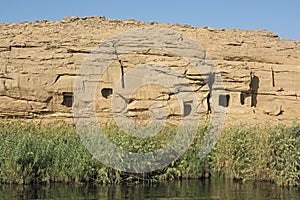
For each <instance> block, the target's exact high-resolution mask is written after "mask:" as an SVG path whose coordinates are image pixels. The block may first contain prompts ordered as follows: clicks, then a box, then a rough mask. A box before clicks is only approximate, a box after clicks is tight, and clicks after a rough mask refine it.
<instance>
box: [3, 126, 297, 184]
mask: <svg viewBox="0 0 300 200" xmlns="http://www.w3.org/2000/svg"><path fill="white" fill-rule="evenodd" d="M206 129H207V126H201V127H200V128H199V130H198V134H197V136H196V137H195V139H194V141H193V144H192V145H191V146H190V147H189V149H188V151H187V152H186V153H184V154H183V155H182V156H181V158H180V159H178V160H177V161H175V162H173V163H171V164H170V165H169V166H168V167H166V168H164V169H161V170H158V171H154V172H151V173H144V174H129V173H125V172H119V171H116V170H113V169H111V168H108V167H106V166H104V165H103V164H101V163H100V162H99V161H98V160H96V159H94V158H93V157H92V155H91V154H90V153H89V152H88V150H87V149H86V148H85V147H84V145H83V144H82V143H81V140H80V137H79V136H78V135H77V133H76V130H75V128H73V127H70V126H67V125H63V124H60V125H51V126H50V125H49V126H38V125H34V124H21V123H18V122H10V123H8V122H2V123H0V149H1V151H0V159H1V162H0V182H1V183H2V184H30V183H54V182H63V183H70V182H93V183H97V184H118V183H122V182H140V181H147V182H157V181H160V180H170V179H172V180H174V179H188V178H210V177H211V176H222V177H224V178H228V179H235V180H241V181H267V182H272V183H274V184H277V185H281V186H300V124H299V123H294V124H291V125H278V126H276V127H271V126H265V127H251V128H246V127H239V126H232V127H227V128H225V129H224V130H223V133H222V136H221V138H220V139H219V141H218V143H217V145H216V147H215V148H214V150H213V151H212V152H211V153H210V154H209V155H208V156H207V157H206V158H205V159H199V157H198V154H199V149H200V145H201V140H202V138H203V136H204V135H205V132H206ZM104 132H105V134H106V135H107V136H108V137H109V138H111V139H112V140H113V141H114V142H115V143H116V144H118V145H120V146H122V147H123V148H124V149H127V150H130V151H132V152H147V151H152V150H154V149H157V148H160V147H161V146H162V145H164V144H165V143H166V142H167V141H170V139H171V138H172V136H174V134H175V133H176V127H168V128H165V129H164V130H162V132H161V133H159V134H158V135H157V136H155V137H153V138H152V139H150V140H147V141H146V140H143V139H139V140H132V138H131V137H129V136H128V135H126V134H124V133H123V132H121V130H119V129H118V128H117V127H113V126H112V127H106V128H105V131H104ZM116 136H117V137H116Z"/></svg>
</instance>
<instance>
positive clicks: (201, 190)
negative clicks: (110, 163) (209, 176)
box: [0, 179, 300, 200]
mask: <svg viewBox="0 0 300 200" xmlns="http://www.w3.org/2000/svg"><path fill="white" fill-rule="evenodd" d="M0 199H1V200H2V199H75V200H76V199H249V200H250V199H251V200H252V199H259V200H260V199H262V200H271V199H272V200H273V199H288V200H292V199H300V188H283V187H278V186H275V185H272V184H267V183H239V182H232V181H224V180H220V179H213V180H184V181H166V182H163V183H159V184H135V185H127V184H122V185H115V186H97V185H93V184H82V185H78V184H77V185H66V184H53V185H31V186H11V185H2V186H0Z"/></svg>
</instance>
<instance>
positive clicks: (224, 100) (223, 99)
mask: <svg viewBox="0 0 300 200" xmlns="http://www.w3.org/2000/svg"><path fill="white" fill-rule="evenodd" d="M229 100H230V95H229V94H225V95H224V94H221V95H220V96H219V106H223V107H228V106H229Z"/></svg>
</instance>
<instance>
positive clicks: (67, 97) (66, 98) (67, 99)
mask: <svg viewBox="0 0 300 200" xmlns="http://www.w3.org/2000/svg"><path fill="white" fill-rule="evenodd" d="M61 104H62V105H63V106H66V107H72V105H73V92H63V102H62V103H61Z"/></svg>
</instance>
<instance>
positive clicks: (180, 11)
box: [0, 0, 300, 41]
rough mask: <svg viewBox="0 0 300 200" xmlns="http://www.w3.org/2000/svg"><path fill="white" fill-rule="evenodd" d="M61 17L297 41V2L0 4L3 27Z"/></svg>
mask: <svg viewBox="0 0 300 200" xmlns="http://www.w3.org/2000/svg"><path fill="white" fill-rule="evenodd" d="M64 16H79V17H82V16H105V17H107V18H112V19H128V18H132V19H136V20H140V21H146V22H150V21H156V22H161V23H172V24H173V23H179V24H189V25H193V26H209V27H213V28H238V29H246V30H248V29H267V30H269V31H272V32H274V33H276V34H278V35H279V36H280V37H282V38H285V39H292V40H298V41H300V1H299V0H273V1H272V0H248V1H246V0H227V1H226V0H207V1H202V0H185V1H179V0H172V1H171V0H148V1H146V0H144V1H143V0H119V1H117V0H86V1H84V0H72V1H70V0H51V1H46V0H2V2H1V7H0V22H6V23H14V22H20V21H35V20H43V19H49V20H58V19H62V18H63V17H64ZM0 33H1V30H0Z"/></svg>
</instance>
